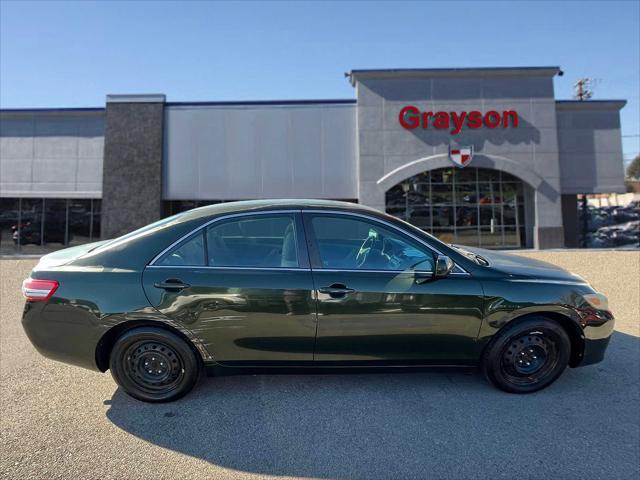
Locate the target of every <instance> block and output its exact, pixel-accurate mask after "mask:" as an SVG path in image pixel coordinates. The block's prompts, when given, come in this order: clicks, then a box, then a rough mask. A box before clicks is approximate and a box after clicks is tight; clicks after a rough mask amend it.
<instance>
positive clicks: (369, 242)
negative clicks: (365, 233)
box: [356, 237, 375, 268]
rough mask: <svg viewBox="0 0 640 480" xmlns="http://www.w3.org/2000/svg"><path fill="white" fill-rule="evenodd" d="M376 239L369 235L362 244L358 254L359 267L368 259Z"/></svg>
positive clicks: (357, 264) (357, 262)
mask: <svg viewBox="0 0 640 480" xmlns="http://www.w3.org/2000/svg"><path fill="white" fill-rule="evenodd" d="M374 241H375V238H374V237H367V238H366V239H365V241H364V242H362V245H360V249H358V254H357V255H356V266H357V267H358V268H360V267H362V266H363V265H364V263H365V262H366V261H367V255H368V254H369V252H370V251H371V247H372V246H373V242H374Z"/></svg>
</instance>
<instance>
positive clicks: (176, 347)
mask: <svg viewBox="0 0 640 480" xmlns="http://www.w3.org/2000/svg"><path fill="white" fill-rule="evenodd" d="M109 369H110V370H111V375H112V376H113V378H114V380H115V381H116V383H117V384H118V385H119V386H120V387H121V388H122V389H123V390H124V391H125V392H126V393H128V394H129V395H131V396H132V397H134V398H137V399H138V400H142V401H144V402H171V401H173V400H177V399H178V398H180V397H182V396H184V395H186V394H187V393H188V392H189V391H190V390H191V389H192V388H193V387H194V385H195V384H196V382H197V381H198V378H199V375H200V362H199V361H198V358H197V357H196V354H195V353H194V352H193V350H192V349H191V348H190V346H189V345H188V344H187V343H186V342H185V341H184V340H183V339H182V338H180V337H178V336H177V335H175V334H173V333H171V332H169V331H167V330H164V329H162V328H156V327H140V328H134V329H132V330H129V331H127V332H125V333H124V334H123V335H122V336H121V337H120V338H118V340H117V341H116V343H115V345H114V346H113V350H112V351H111V355H110V357H109Z"/></svg>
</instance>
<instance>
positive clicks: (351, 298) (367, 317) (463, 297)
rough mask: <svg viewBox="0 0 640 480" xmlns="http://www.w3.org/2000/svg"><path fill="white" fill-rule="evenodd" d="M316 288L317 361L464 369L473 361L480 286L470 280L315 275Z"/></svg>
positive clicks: (368, 274) (383, 274)
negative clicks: (335, 291)
mask: <svg viewBox="0 0 640 480" xmlns="http://www.w3.org/2000/svg"><path fill="white" fill-rule="evenodd" d="M313 274H314V281H315V284H316V285H317V286H318V288H321V287H322V286H327V285H332V284H335V283H338V284H341V285H344V286H345V287H347V288H350V289H353V290H354V292H353V293H348V294H345V295H334V296H333V298H332V296H331V295H330V294H326V293H322V292H318V338H317V340H316V354H315V360H317V361H358V362H363V361H379V362H383V363H384V362H389V363H404V362H408V363H427V364H428V363H433V364H452V365H453V364H467V363H473V361H475V357H476V351H475V340H476V337H477V335H478V331H479V329H480V324H481V322H482V312H481V307H482V289H481V287H480V284H479V282H477V281H475V280H473V279H472V278H471V277H469V276H458V275H453V276H451V277H450V278H444V279H439V280H435V281H430V282H428V283H423V284H417V283H416V282H415V278H414V275H413V273H402V272H338V271H336V272H327V271H322V270H314V272H313Z"/></svg>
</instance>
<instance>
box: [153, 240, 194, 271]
mask: <svg viewBox="0 0 640 480" xmlns="http://www.w3.org/2000/svg"><path fill="white" fill-rule="evenodd" d="M204 262H205V257H204V241H203V237H202V232H198V233H197V234H195V235H194V236H193V237H191V238H189V239H187V240H185V241H184V242H182V243H180V244H179V245H178V246H177V247H176V248H174V249H173V250H171V251H170V252H169V253H166V254H165V255H164V256H163V257H162V258H161V259H160V260H159V261H158V263H157V264H156V265H161V266H165V267H173V266H203V265H204V264H205V263H204Z"/></svg>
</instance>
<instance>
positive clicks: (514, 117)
mask: <svg viewBox="0 0 640 480" xmlns="http://www.w3.org/2000/svg"><path fill="white" fill-rule="evenodd" d="M509 119H511V126H512V127H514V128H517V127H518V112H516V111H514V110H505V111H504V112H502V128H507V127H508V126H509Z"/></svg>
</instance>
